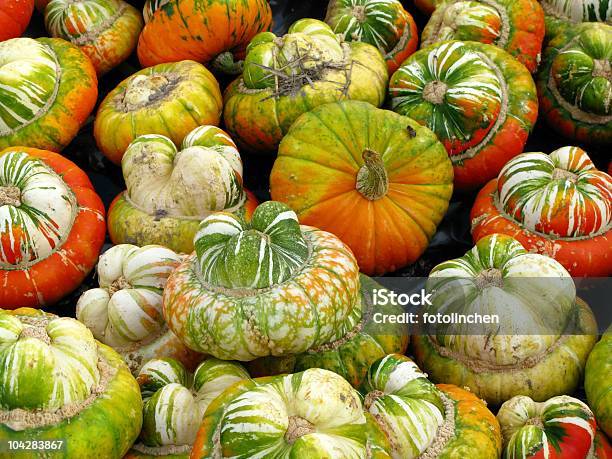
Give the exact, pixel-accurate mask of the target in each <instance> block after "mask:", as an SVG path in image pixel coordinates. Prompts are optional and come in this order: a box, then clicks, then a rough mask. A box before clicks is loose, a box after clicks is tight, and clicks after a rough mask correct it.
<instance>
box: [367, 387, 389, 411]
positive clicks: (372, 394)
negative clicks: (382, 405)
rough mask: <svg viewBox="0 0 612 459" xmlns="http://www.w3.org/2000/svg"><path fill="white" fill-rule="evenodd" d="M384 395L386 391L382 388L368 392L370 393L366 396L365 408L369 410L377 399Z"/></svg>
mask: <svg viewBox="0 0 612 459" xmlns="http://www.w3.org/2000/svg"><path fill="white" fill-rule="evenodd" d="M384 396H385V393H384V392H383V391H381V390H373V391H372V392H368V395H366V396H365V399H364V401H363V407H364V409H366V410H369V409H370V407H371V406H372V405H373V404H374V402H375V401H376V400H378V399H379V398H381V397H384Z"/></svg>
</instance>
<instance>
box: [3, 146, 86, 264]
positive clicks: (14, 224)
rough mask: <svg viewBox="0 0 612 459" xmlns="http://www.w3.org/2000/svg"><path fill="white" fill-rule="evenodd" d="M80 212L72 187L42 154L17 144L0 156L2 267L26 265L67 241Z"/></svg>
mask: <svg viewBox="0 0 612 459" xmlns="http://www.w3.org/2000/svg"><path fill="white" fill-rule="evenodd" d="M77 212H78V205H77V202H76V198H75V196H74V193H73V192H72V190H70V188H69V187H68V185H66V183H65V182H64V181H63V180H62V178H61V176H60V175H58V174H57V173H56V172H55V171H53V170H52V169H51V168H50V167H49V166H47V165H46V164H45V163H44V162H43V161H42V160H40V159H37V158H34V157H32V156H30V155H29V154H27V153H25V152H20V151H19V150H17V149H16V150H14V151H11V152H9V153H6V154H5V155H2V156H1V157H0V233H1V234H2V243H0V268H2V269H23V268H24V267H27V266H31V265H32V264H34V263H37V262H39V261H41V260H43V259H45V258H47V257H49V256H50V255H52V254H53V253H54V252H55V251H56V250H57V249H58V248H59V247H61V245H62V244H63V243H64V242H65V240H66V239H67V238H68V235H69V234H70V230H71V228H72V224H73V222H74V219H75V218H76V214H77Z"/></svg>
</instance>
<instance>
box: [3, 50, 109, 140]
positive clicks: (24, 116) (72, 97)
mask: <svg viewBox="0 0 612 459" xmlns="http://www.w3.org/2000/svg"><path fill="white" fill-rule="evenodd" d="M0 63H1V66H0V82H1V85H0V149H4V148H6V147H9V146H14V145H15V146H27V147H33V148H40V149H43V150H51V151H56V152H59V151H61V150H62V149H63V148H64V147H65V146H66V145H68V144H69V143H70V142H71V141H72V139H73V138H74V137H75V136H76V135H77V133H78V131H79V129H80V128H81V127H82V126H83V124H85V121H86V120H87V118H88V117H89V114H90V113H91V111H92V110H93V108H94V105H95V103H96V98H97V97H98V81H97V78H96V72H95V69H94V68H93V66H92V64H91V62H90V61H89V59H88V58H87V56H86V55H85V54H83V52H81V50H79V49H78V48H77V47H76V46H74V45H72V44H70V43H68V42H66V41H64V40H61V39H58V38H37V39H32V38H14V39H11V40H7V41H3V42H0Z"/></svg>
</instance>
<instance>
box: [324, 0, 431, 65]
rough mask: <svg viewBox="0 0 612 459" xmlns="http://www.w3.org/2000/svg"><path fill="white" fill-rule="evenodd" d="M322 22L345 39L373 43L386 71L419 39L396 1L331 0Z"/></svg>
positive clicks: (415, 44)
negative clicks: (385, 63) (383, 61)
mask: <svg viewBox="0 0 612 459" xmlns="http://www.w3.org/2000/svg"><path fill="white" fill-rule="evenodd" d="M325 22H326V23H327V24H329V26H330V27H331V28H332V30H333V31H334V32H335V33H338V34H340V35H342V38H343V39H344V40H346V41H362V42H364V43H369V44H371V45H374V46H376V47H377V48H378V50H379V51H380V52H381V53H382V54H383V56H384V57H385V61H386V62H387V69H388V70H389V73H392V72H395V71H396V70H397V68H398V67H399V66H400V64H401V63H402V62H404V60H405V59H406V58H407V57H408V56H410V55H411V54H412V53H414V51H415V50H416V48H417V44H418V42H419V35H418V31H417V27H416V24H415V22H414V19H412V16H411V15H410V13H408V11H406V10H405V9H404V7H403V6H402V4H401V2H400V1H399V0H382V1H381V0H331V1H330V2H329V5H328V6H327V15H326V16H325Z"/></svg>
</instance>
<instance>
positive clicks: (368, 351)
mask: <svg viewBox="0 0 612 459" xmlns="http://www.w3.org/2000/svg"><path fill="white" fill-rule="evenodd" d="M359 277H360V280H361V293H362V296H361V301H362V302H363V304H364V310H365V311H366V313H368V314H371V313H373V312H382V313H383V314H388V315H392V314H399V313H401V312H402V309H401V307H400V306H398V305H392V304H389V305H386V306H376V307H375V308H373V307H372V305H371V300H370V298H366V296H365V294H366V293H369V292H371V291H372V290H373V289H377V288H378V289H379V288H382V286H381V285H380V284H378V283H377V282H375V281H374V280H372V279H371V278H369V277H368V276H365V275H363V274H361V275H360V276H359ZM366 305H367V306H366ZM382 332H384V333H385V334H384V335H383V334H382ZM408 341H409V336H408V328H407V327H406V326H405V325H404V324H385V325H378V324H376V323H375V322H373V321H372V320H371V318H370V320H368V321H367V322H366V323H365V325H364V327H363V329H362V330H361V331H360V332H359V333H357V334H356V335H355V336H354V337H352V338H350V339H349V340H348V341H347V342H345V343H344V344H341V345H340V346H338V347H337V348H336V349H333V350H328V351H319V352H306V353H304V354H299V355H292V356H287V357H264V358H261V359H257V360H254V361H252V362H250V363H249V365H248V368H249V370H250V373H251V374H252V375H253V376H267V375H275V374H281V373H293V372H296V371H304V370H306V369H308V368H324V369H326V370H330V371H333V372H335V373H338V374H339V375H340V376H342V377H343V378H344V379H346V380H347V381H348V382H350V383H351V384H352V385H353V387H356V388H358V387H359V386H361V384H362V383H363V380H364V378H365V376H366V374H367V372H368V368H369V367H370V365H371V364H372V363H373V362H374V361H376V360H378V359H379V358H381V357H384V356H385V355H387V354H394V353H398V354H403V353H404V352H405V351H406V348H407V347H408Z"/></svg>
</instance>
